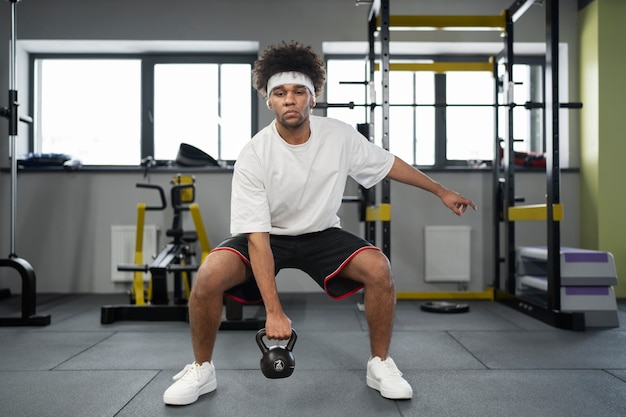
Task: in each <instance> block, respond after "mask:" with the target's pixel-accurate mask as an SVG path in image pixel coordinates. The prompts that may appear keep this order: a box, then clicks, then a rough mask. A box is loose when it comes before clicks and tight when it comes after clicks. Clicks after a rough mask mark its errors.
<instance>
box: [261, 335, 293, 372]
mask: <svg viewBox="0 0 626 417" xmlns="http://www.w3.org/2000/svg"><path fill="white" fill-rule="evenodd" d="M265 334H266V333H265V329H261V330H259V331H258V332H257V333H256V343H257V344H258V345H259V349H261V353H263V356H262V357H261V372H263V375H265V377H266V378H270V379H278V378H287V377H288V376H290V375H291V374H292V373H293V370H294V369H295V368H296V359H295V358H294V357H293V353H291V350H292V349H293V345H295V344H296V339H297V338H298V335H297V334H296V331H295V330H294V329H291V338H289V341H288V342H287V346H280V345H276V346H271V347H267V345H266V344H265V343H264V342H263V337H264V336H265Z"/></svg>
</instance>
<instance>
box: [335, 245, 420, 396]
mask: <svg viewBox="0 0 626 417" xmlns="http://www.w3.org/2000/svg"><path fill="white" fill-rule="evenodd" d="M340 276H343V277H347V278H351V279H353V280H355V281H359V282H362V283H363V285H364V292H365V318H366V319H367V325H368V327H369V333H370V348H371V357H370V360H369V361H368V363H367V375H366V383H367V385H368V386H369V387H371V388H373V389H375V390H377V391H379V392H380V394H381V395H382V396H383V397H385V398H389V399H410V398H412V397H413V389H412V388H411V385H409V383H408V382H407V381H406V380H405V379H404V378H402V372H400V370H399V369H398V367H397V366H396V364H395V363H394V361H393V359H391V357H389V355H388V354H389V345H390V344H391V334H392V331H393V319H394V312H395V305H396V290H395V285H394V282H393V276H392V272H391V266H390V264H389V260H388V259H387V257H386V256H385V255H384V254H383V253H382V252H380V251H377V250H364V251H361V252H359V253H358V254H357V255H356V256H355V257H354V258H353V259H352V260H351V261H350V262H349V263H348V265H347V266H346V267H345V268H344V269H343V270H342V272H341V274H340Z"/></svg>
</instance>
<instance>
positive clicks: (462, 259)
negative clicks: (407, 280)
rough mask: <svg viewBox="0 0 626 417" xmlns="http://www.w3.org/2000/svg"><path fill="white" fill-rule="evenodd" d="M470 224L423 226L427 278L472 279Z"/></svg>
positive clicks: (447, 279)
mask: <svg viewBox="0 0 626 417" xmlns="http://www.w3.org/2000/svg"><path fill="white" fill-rule="evenodd" d="M471 230H472V229H471V227H469V226H426V227H425V228H424V242H425V245H424V246H425V249H424V251H425V266H426V271H425V274H424V280H425V281H426V282H467V281H469V280H470V271H471V269H470V265H471V264H470V232H471Z"/></svg>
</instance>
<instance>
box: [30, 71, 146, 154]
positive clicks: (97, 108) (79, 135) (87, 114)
mask: <svg viewBox="0 0 626 417" xmlns="http://www.w3.org/2000/svg"><path fill="white" fill-rule="evenodd" d="M36 68H37V71H36V72H37V77H38V80H39V82H38V83H37V85H38V86H39V89H38V90H37V91H36V93H35V97H36V98H35V151H36V152H42V153H65V154H68V155H70V156H71V157H72V158H74V159H79V160H80V161H81V162H82V163H83V164H85V165H109V164H116V165H137V164H139V161H140V160H141V157H140V152H141V151H140V149H141V147H140V138H141V117H140V116H141V61H139V60H134V59H116V60H109V59H45V60H39V61H38V62H36Z"/></svg>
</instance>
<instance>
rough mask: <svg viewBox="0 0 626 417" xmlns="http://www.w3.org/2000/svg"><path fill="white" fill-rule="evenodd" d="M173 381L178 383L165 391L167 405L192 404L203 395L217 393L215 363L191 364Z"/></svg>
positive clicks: (164, 398) (164, 400)
mask: <svg viewBox="0 0 626 417" xmlns="http://www.w3.org/2000/svg"><path fill="white" fill-rule="evenodd" d="M172 379H173V380H174V381H176V382H174V383H173V384H172V385H170V387H169V388H168V389H167V390H165V393H164V394H163V402H165V404H170V405H187V404H191V403H194V402H196V400H197V399H198V397H199V396H201V395H202V394H206V393H209V392H211V391H215V388H217V380H216V379H215V367H214V366H213V362H204V363H203V364H202V365H199V364H197V363H196V362H194V363H192V364H189V365H187V366H185V368H184V369H183V370H182V371H180V372H179V373H177V374H176V375H174V377H173V378H172Z"/></svg>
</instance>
